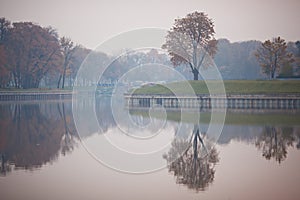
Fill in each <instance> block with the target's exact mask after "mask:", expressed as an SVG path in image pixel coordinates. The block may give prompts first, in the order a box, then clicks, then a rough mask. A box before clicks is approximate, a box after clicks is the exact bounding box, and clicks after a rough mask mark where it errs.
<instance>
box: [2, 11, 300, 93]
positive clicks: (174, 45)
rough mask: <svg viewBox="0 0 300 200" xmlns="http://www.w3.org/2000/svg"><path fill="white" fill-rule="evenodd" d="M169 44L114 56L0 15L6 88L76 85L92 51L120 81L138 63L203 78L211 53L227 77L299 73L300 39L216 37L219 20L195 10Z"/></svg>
mask: <svg viewBox="0 0 300 200" xmlns="http://www.w3.org/2000/svg"><path fill="white" fill-rule="evenodd" d="M163 48H164V49H166V50H167V51H168V52H169V55H167V54H165V53H161V52H159V51H157V50H155V49H152V50H149V51H147V52H140V51H137V52H135V51H130V50H126V51H128V53H126V54H124V56H121V57H119V58H118V59H116V60H115V57H114V56H111V55H107V54H105V53H102V52H95V51H92V50H89V49H87V48H85V47H82V46H80V45H76V44H74V42H73V41H72V40H71V39H70V38H67V37H59V35H58V34H57V32H56V30H55V29H53V28H52V27H41V26H40V25H38V24H35V23H32V22H15V23H11V22H10V21H8V20H7V19H5V18H0V87H1V88H24V89H26V88H38V87H44V88H65V87H72V86H73V84H74V80H75V78H76V74H77V71H78V69H79V67H80V66H81V64H82V62H83V61H84V59H85V58H86V57H87V56H88V55H89V59H88V60H86V63H85V65H86V66H87V67H88V69H91V70H93V69H96V68H99V67H105V66H107V65H108V64H109V65H110V66H109V68H108V69H107V70H106V71H105V73H104V79H106V80H110V81H115V80H117V79H118V78H119V77H121V76H122V75H123V74H124V72H126V71H128V70H129V69H130V68H132V67H133V66H138V65H141V64H145V63H160V64H165V65H169V66H171V65H172V66H176V69H177V70H178V71H179V72H181V73H183V74H184V75H185V76H186V77H187V78H188V79H195V80H197V79H198V73H199V70H200V69H201V68H205V66H206V65H209V64H210V63H209V60H207V59H205V56H207V55H209V56H211V57H213V60H214V62H215V64H216V65H217V67H218V68H219V71H220V72H221V75H222V77H223V78H224V79H263V78H267V79H273V78H276V77H278V76H279V77H293V76H297V75H298V76H299V69H300V67H299V66H300V42H299V41H297V42H295V43H294V42H288V43H286V42H285V41H284V39H282V38H280V37H277V38H274V39H272V40H266V41H265V42H263V43H262V42H260V41H245V42H234V43H231V42H230V41H229V40H227V39H219V40H215V39H214V26H213V22H212V20H211V19H209V18H208V17H207V15H206V14H204V13H199V12H194V13H191V14H188V15H187V16H186V17H185V18H181V19H176V20H175V23H174V26H173V27H172V28H171V29H170V31H169V32H168V35H167V37H166V42H165V44H164V45H163ZM179 49H185V51H180V50H179ZM129 52H130V53H129ZM85 78H86V79H85V80H79V81H78V82H79V83H81V84H82V85H91V84H95V83H97V81H98V80H91V79H89V77H88V76H86V77H85ZM199 78H201V77H199Z"/></svg>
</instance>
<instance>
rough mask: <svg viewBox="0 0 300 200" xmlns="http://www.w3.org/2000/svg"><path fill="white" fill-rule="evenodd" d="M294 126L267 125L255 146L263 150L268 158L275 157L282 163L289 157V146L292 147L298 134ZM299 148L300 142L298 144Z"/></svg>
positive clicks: (263, 153)
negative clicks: (294, 131)
mask: <svg viewBox="0 0 300 200" xmlns="http://www.w3.org/2000/svg"><path fill="white" fill-rule="evenodd" d="M293 130H294V129H293V128H291V127H289V128H284V127H274V126H266V127H264V129H263V132H262V133H261V135H260V136H259V137H258V139H257V140H256V142H255V146H256V147H257V148H258V149H260V150H261V151H262V155H263V156H264V157H265V158H266V159H267V160H270V159H274V160H276V161H277V162H278V163H281V162H282V161H283V160H285V159H286V157H287V148H288V147H292V146H293V144H294V142H295V140H296V135H295V134H294V133H293ZM297 147H298V148H299V143H298V144H297Z"/></svg>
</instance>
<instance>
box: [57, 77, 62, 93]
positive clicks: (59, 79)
mask: <svg viewBox="0 0 300 200" xmlns="http://www.w3.org/2000/svg"><path fill="white" fill-rule="evenodd" d="M61 77H62V75H61V74H60V75H59V78H58V83H57V89H58V88H59V86H60V81H61Z"/></svg>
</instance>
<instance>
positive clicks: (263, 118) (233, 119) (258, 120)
mask: <svg viewBox="0 0 300 200" xmlns="http://www.w3.org/2000/svg"><path fill="white" fill-rule="evenodd" d="M130 113H131V114H132V115H140V116H144V117H149V114H148V112H147V111H142V110H138V111H130ZM151 116H153V117H156V118H162V116H163V115H160V113H159V112H157V113H156V112H152V113H151ZM222 116H223V114H220V113H219V114H218V113H215V118H214V119H216V120H215V122H220V121H221V119H222ZM197 118H198V114H197V113H195V112H185V113H183V114H182V118H181V113H180V112H176V111H169V112H167V119H168V120H171V121H181V119H183V120H182V121H183V122H187V123H198V121H197ZM210 120H211V113H208V112H205V113H201V114H200V123H209V122H210ZM299 122H300V113H284V112H283V113H264V114H262V113H255V114H254V113H230V112H228V113H227V114H226V118H225V123H226V124H238V125H300V124H299Z"/></svg>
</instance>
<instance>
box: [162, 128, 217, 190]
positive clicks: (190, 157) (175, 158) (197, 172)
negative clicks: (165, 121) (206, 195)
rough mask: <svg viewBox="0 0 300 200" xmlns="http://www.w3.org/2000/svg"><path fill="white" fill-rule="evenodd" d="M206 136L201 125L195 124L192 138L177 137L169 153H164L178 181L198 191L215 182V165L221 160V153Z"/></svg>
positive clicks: (170, 169)
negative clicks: (200, 128) (201, 131)
mask: <svg viewBox="0 0 300 200" xmlns="http://www.w3.org/2000/svg"><path fill="white" fill-rule="evenodd" d="M205 138H206V136H205V134H201V133H200V130H199V126H198V125H194V130H193V134H192V136H191V138H190V140H189V141H188V140H185V139H175V140H174V141H173V142H172V147H171V149H170V151H169V152H168V154H166V155H164V158H165V159H166V160H167V162H168V168H169V171H170V172H173V173H174V176H176V182H177V183H178V184H184V185H187V187H188V188H190V189H194V190H196V191H203V190H205V189H206V188H207V187H208V186H209V184H210V183H212V182H213V180H214V175H215V165H216V163H217V162H219V153H218V152H217V150H216V148H215V147H214V146H213V145H212V144H211V143H210V142H209V140H205Z"/></svg>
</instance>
